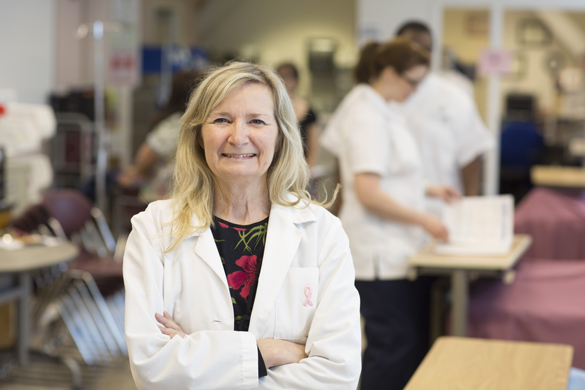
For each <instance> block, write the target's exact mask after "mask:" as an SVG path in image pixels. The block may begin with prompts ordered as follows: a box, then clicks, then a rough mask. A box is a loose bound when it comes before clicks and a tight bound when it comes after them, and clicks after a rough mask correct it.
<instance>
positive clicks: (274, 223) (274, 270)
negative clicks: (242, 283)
mask: <svg viewBox="0 0 585 390" xmlns="http://www.w3.org/2000/svg"><path fill="white" fill-rule="evenodd" d="M296 212H297V210H295V209H293V208H292V207H283V206H272V209H271V211H270V220H269V222H268V231H267V233H266V247H265V249H264V257H263V259H262V268H261V270H260V279H259V280H258V290H257V291H256V298H255V301H254V308H253V310H252V316H251V319H250V326H249V329H248V330H249V331H250V332H252V333H254V335H256V337H261V336H262V334H263V333H264V328H265V327H266V325H267V319H268V316H269V315H270V312H271V311H272V309H273V306H274V303H275V301H276V297H277V296H278V292H279V291H280V287H281V286H282V283H283V282H284V278H285V277H286V275H287V273H288V270H289V266H290V264H291V262H292V260H293V258H294V257H295V254H296V252H297V248H298V246H299V243H300V242H301V231H300V229H299V228H298V227H297V226H296V225H295V223H294V222H296V221H295V220H294V218H293V216H294V214H295V213H296Z"/></svg>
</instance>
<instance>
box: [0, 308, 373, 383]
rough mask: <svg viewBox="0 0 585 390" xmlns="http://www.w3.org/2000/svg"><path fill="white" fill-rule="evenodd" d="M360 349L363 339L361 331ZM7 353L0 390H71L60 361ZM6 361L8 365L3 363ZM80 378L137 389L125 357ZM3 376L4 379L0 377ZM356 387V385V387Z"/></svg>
mask: <svg viewBox="0 0 585 390" xmlns="http://www.w3.org/2000/svg"><path fill="white" fill-rule="evenodd" d="M361 325H362V348H365V345H366V340H365V337H364V333H363V326H364V322H363V319H362V322H361ZM12 362H14V360H12V361H11V360H10V355H8V354H7V353H6V352H4V353H2V352H0V390H71V389H72V385H71V384H72V379H71V371H70V370H69V369H68V368H67V367H66V366H65V364H63V363H62V362H60V361H56V360H54V359H51V358H48V357H46V356H43V355H41V354H39V353H33V354H32V355H31V363H30V365H29V366H28V367H27V368H26V369H23V368H20V367H18V366H14V367H12V365H11V364H10V363H12ZM7 363H8V364H7ZM80 368H81V377H82V386H81V389H84V390H112V389H115V390H137V388H136V385H135V384H134V380H133V379H132V373H131V372H130V365H129V363H128V360H127V358H119V359H118V360H116V361H114V362H112V363H111V364H110V365H108V366H107V367H99V368H93V369H90V368H89V367H87V366H82V367H80ZM4 377H6V378H5V379H2V378H4ZM358 389H359V388H358Z"/></svg>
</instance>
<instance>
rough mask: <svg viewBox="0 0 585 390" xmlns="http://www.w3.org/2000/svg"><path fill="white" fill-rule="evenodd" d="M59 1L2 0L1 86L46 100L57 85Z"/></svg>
mask: <svg viewBox="0 0 585 390" xmlns="http://www.w3.org/2000/svg"><path fill="white" fill-rule="evenodd" d="M55 15H56V3H55V0H0V37H1V38H0V57H1V59H0V89H2V88H14V89H16V91H17V94H18V100H19V101H20V102H25V103H46V102H47V97H48V94H49V92H50V91H51V89H52V88H53V87H54V85H55V17H56V16H55Z"/></svg>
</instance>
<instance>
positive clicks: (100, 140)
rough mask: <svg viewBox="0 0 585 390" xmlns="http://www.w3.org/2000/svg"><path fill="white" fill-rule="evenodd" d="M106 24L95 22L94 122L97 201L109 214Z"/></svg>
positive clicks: (103, 210)
mask: <svg viewBox="0 0 585 390" xmlns="http://www.w3.org/2000/svg"><path fill="white" fill-rule="evenodd" d="M103 38H104V24H103V22H102V21H100V20H96V21H95V22H94V23H93V49H94V50H93V61H94V69H93V72H94V118H95V119H94V123H95V131H96V136H97V146H98V150H97V161H96V176H95V181H96V203H97V207H98V208H99V209H100V210H101V211H102V212H103V213H104V214H106V215H108V210H109V205H108V197H107V192H106V174H107V172H106V171H107V168H108V148H109V144H110V134H109V132H108V130H107V129H106V110H105V86H104V83H105V81H104V39H103Z"/></svg>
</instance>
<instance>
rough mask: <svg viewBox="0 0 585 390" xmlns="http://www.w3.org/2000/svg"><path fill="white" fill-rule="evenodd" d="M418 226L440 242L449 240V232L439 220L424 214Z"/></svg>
mask: <svg viewBox="0 0 585 390" xmlns="http://www.w3.org/2000/svg"><path fill="white" fill-rule="evenodd" d="M420 226H421V227H422V228H423V229H424V230H425V231H426V232H427V233H429V234H430V235H431V236H432V237H433V238H435V239H437V240H441V241H448V240H449V231H448V230H447V228H446V227H445V225H443V222H441V220H440V219H438V218H436V217H434V216H432V215H430V214H424V215H423V219H422V221H421V223H420Z"/></svg>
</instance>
